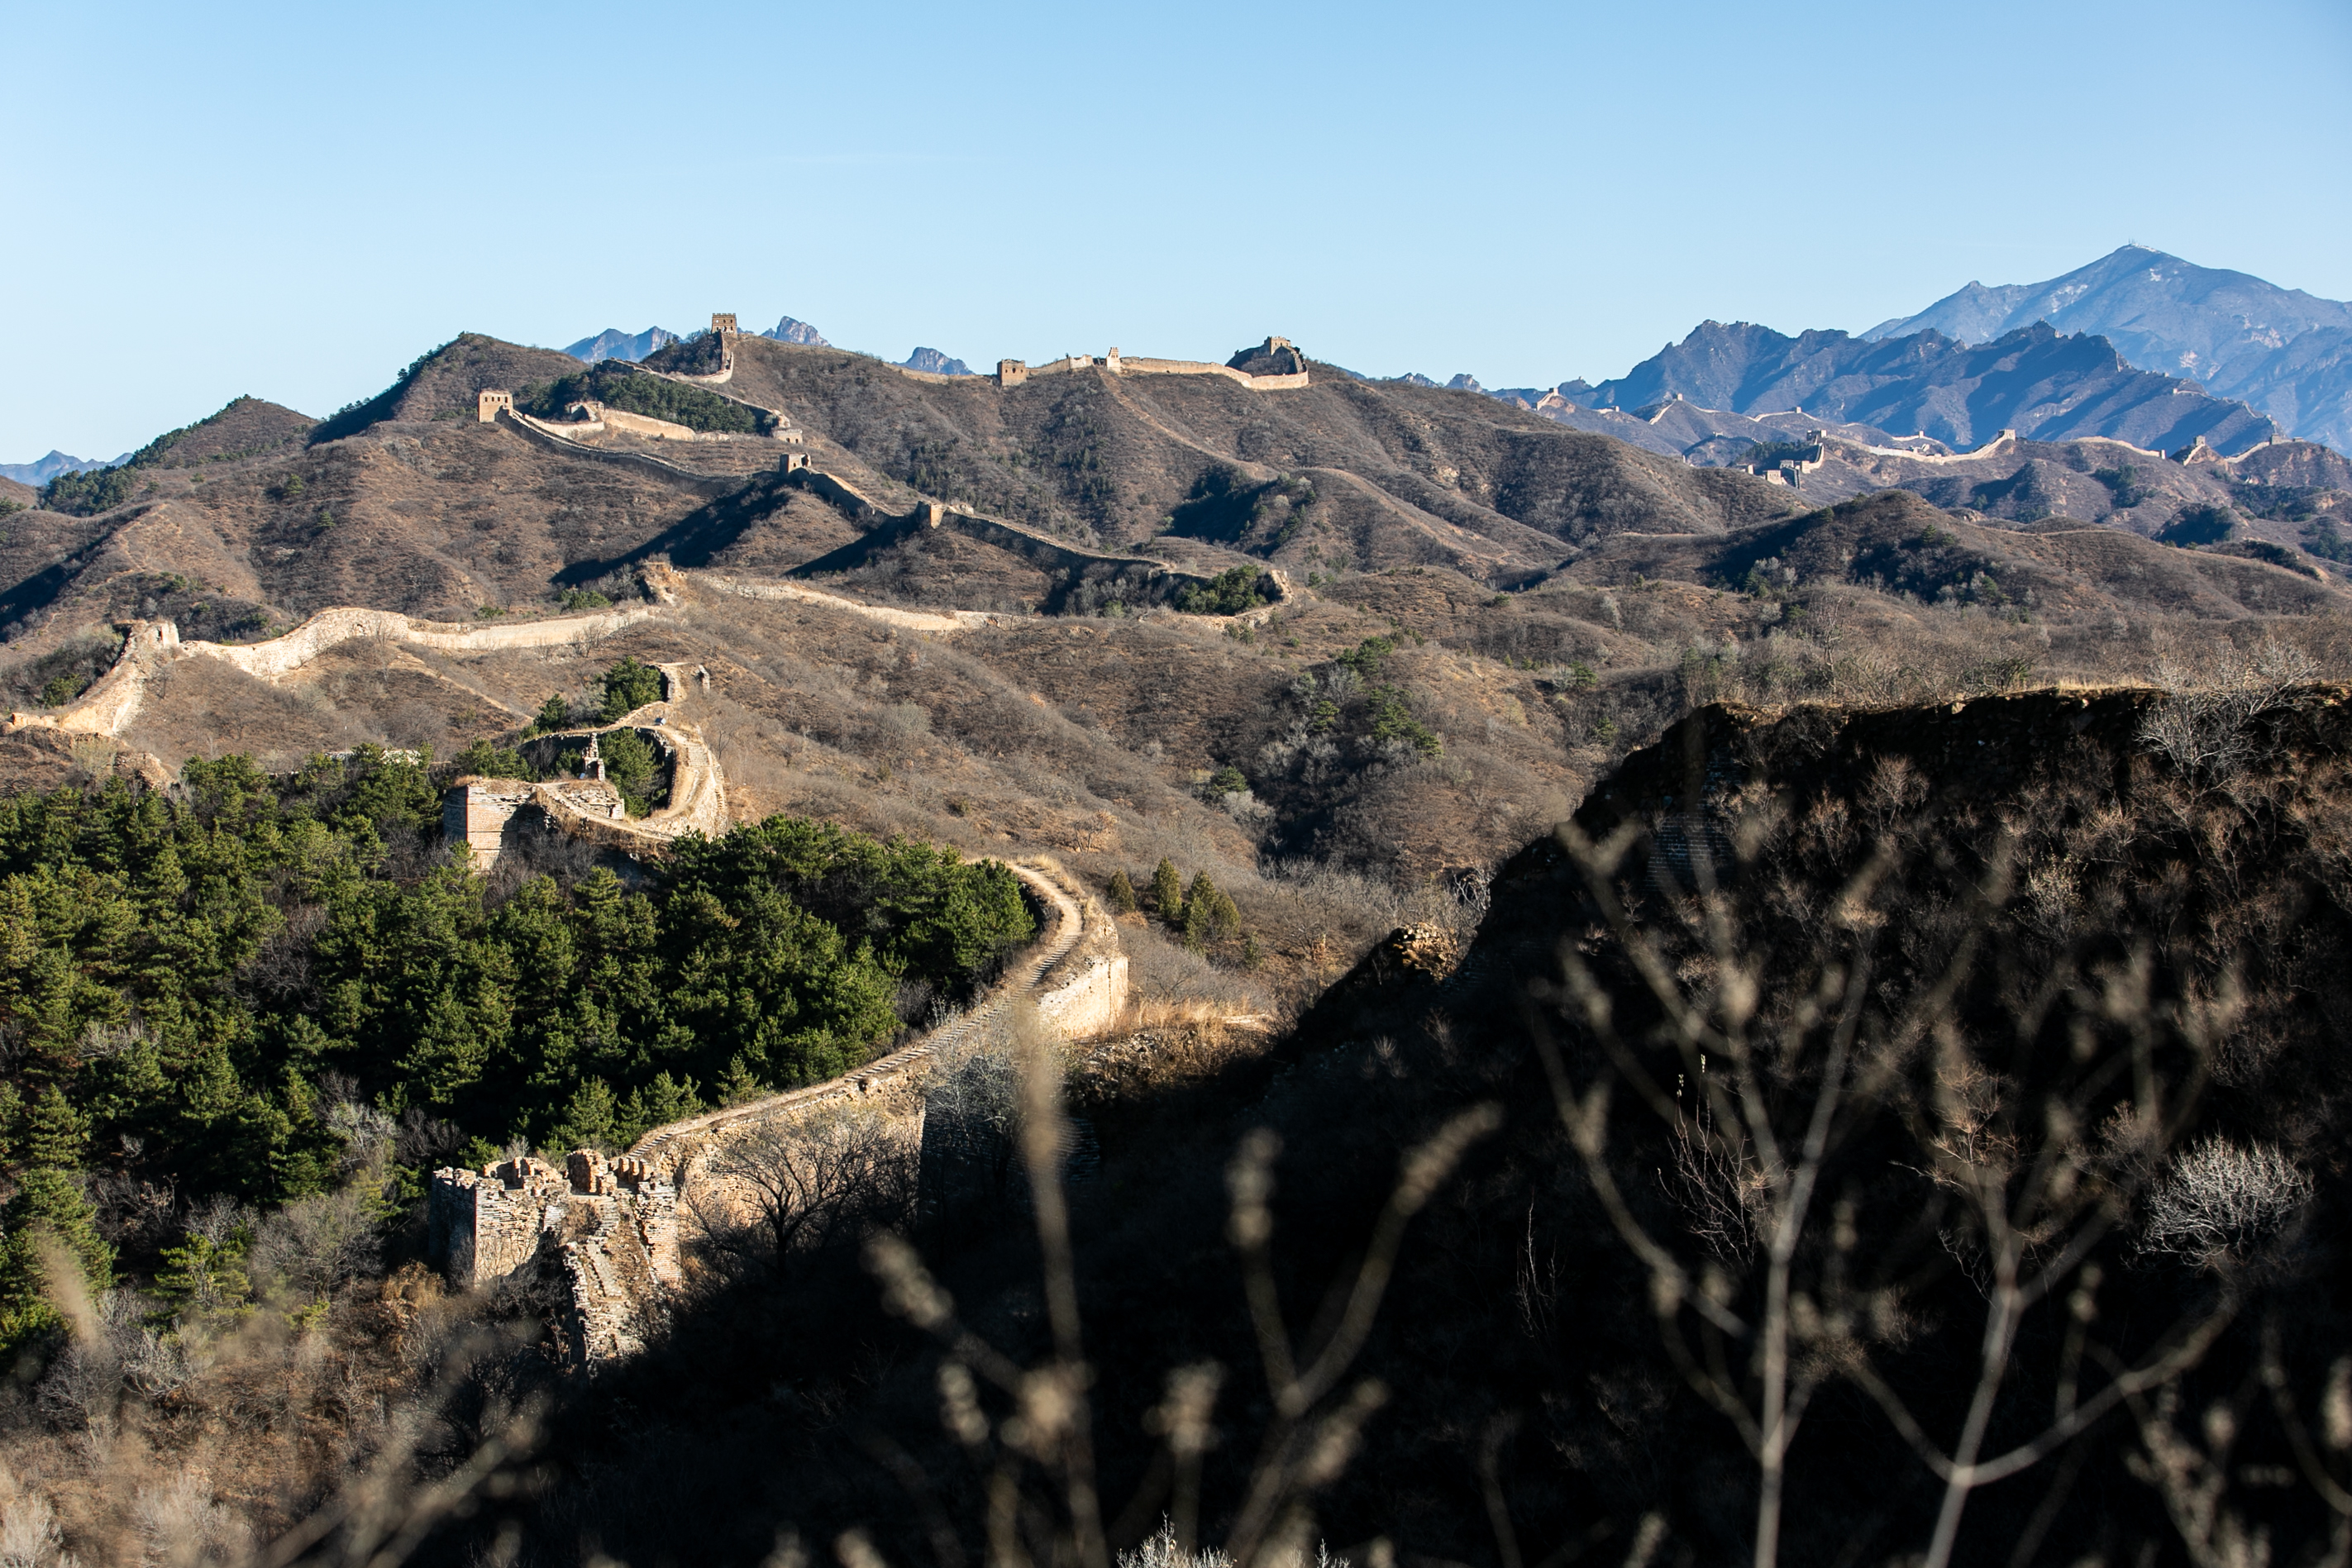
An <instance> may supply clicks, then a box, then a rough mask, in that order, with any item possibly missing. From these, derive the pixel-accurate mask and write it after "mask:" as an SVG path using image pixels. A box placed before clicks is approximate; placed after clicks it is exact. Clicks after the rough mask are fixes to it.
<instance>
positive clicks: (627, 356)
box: [563, 327, 677, 365]
mask: <svg viewBox="0 0 2352 1568" xmlns="http://www.w3.org/2000/svg"><path fill="white" fill-rule="evenodd" d="M675 342H677V333H675V332H673V331H670V330H669V329H667V328H665V327H648V328H646V329H645V330H644V331H642V332H638V333H635V334H634V335H633V334H631V333H627V332H624V331H622V330H621V329H619V328H618V327H607V328H605V329H604V330H603V331H601V332H599V333H597V334H596V335H595V336H594V337H593V338H583V339H581V340H579V341H578V342H576V343H574V344H572V346H571V347H570V348H568V349H566V350H563V351H564V352H565V353H567V354H569V355H571V356H572V358H573V359H575V360H585V361H588V362H589V363H590V364H592V365H593V364H594V363H596V362H597V361H600V360H627V361H630V362H631V363H633V364H634V363H635V361H639V360H642V359H644V358H645V357H646V355H647V354H650V353H652V352H653V351H654V350H656V349H661V348H667V347H668V346H669V345H670V344H672V343H675Z"/></svg>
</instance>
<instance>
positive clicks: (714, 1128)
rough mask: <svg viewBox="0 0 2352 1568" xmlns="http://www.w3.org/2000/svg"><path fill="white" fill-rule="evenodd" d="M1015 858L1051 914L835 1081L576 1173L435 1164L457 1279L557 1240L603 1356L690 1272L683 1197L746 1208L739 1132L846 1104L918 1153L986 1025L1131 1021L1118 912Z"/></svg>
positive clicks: (522, 1258) (587, 1353) (545, 1249)
mask: <svg viewBox="0 0 2352 1568" xmlns="http://www.w3.org/2000/svg"><path fill="white" fill-rule="evenodd" d="M1013 873H1014V874H1015V875H1016V876H1018V877H1020V878H1021V880H1022V882H1023V883H1024V884H1026V885H1027V886H1028V887H1029V888H1030V889H1031V891H1032V892H1034V894H1036V895H1037V896H1038V899H1039V901H1040V902H1041V903H1042V904H1044V905H1045V910H1046V913H1047V917H1048V919H1049V921H1050V925H1048V926H1047V928H1046V930H1045V932H1044V934H1043V935H1042V936H1040V937H1039V939H1038V940H1037V942H1036V943H1035V944H1034V946H1031V947H1030V948H1029V950H1028V951H1027V952H1025V953H1024V954H1023V955H1021V956H1020V957H1019V958H1017V959H1015V960H1014V961H1013V964H1012V966H1011V967H1008V968H1007V969H1006V971H1005V973H1004V976H1003V978H1002V979H1000V980H999V981H998V983H997V984H996V985H995V986H993V987H992V988H990V990H989V992H988V994H987V995H986V997H984V998H982V1000H981V1002H980V1003H979V1004H978V1005H977V1006H975V1007H973V1008H972V1009H971V1010H970V1011H968V1012H966V1013H964V1014H962V1015H961V1016H959V1017H957V1018H953V1019H949V1020H948V1021H947V1022H945V1023H943V1024H941V1025H940V1027H939V1028H937V1029H934V1030H931V1031H930V1032H929V1033H928V1034H926V1035H924V1036H923V1037H921V1038H920V1039H919V1040H915V1041H914V1042H912V1043H911V1044H908V1045H907V1046H904V1047H902V1048H901V1049H899V1050H898V1051H893V1052H892V1053H891V1054H889V1055H888V1056H886V1057H884V1058H882V1059H881V1060H880V1061H875V1062H871V1063H868V1064H867V1065H866V1066H865V1067H862V1068H859V1069H857V1070H856V1071H852V1072H848V1073H845V1074H844V1075H842V1076H841V1077H839V1078H836V1079H834V1080H832V1081H831V1082H825V1083H819V1084H814V1085H812V1086H811V1087H808V1088H805V1089H795V1090H790V1091H787V1092H782V1093H779V1094H772V1095H768V1096H766V1097H765V1098H762V1099H759V1100H753V1101H751V1102H748V1103H744V1104H741V1105H735V1106H730V1107H729V1108H727V1109H725V1110H721V1111H714V1112H710V1113H708V1114H705V1115H701V1116H693V1117H688V1118H687V1119H686V1120H684V1121H679V1122H673V1123H670V1124H668V1125H667V1126H663V1127H656V1128H655V1129H654V1130H653V1131H652V1132H650V1133H647V1134H646V1135H645V1136H644V1137H643V1138H641V1139H639V1140H638V1141H637V1144H636V1146H635V1147H634V1148H632V1149H631V1150H630V1151H629V1152H628V1153H627V1154H626V1155H618V1156H604V1155H597V1154H594V1153H593V1152H592V1151H589V1150H584V1149H583V1150H575V1151H573V1152H572V1154H571V1155H568V1156H567V1157H566V1159H565V1162H564V1169H563V1171H562V1173H558V1172H557V1170H556V1169H555V1167H554V1166H551V1165H550V1164H548V1163H547V1162H545V1161H541V1160H537V1159H521V1160H512V1161H506V1162H501V1163H499V1164H494V1165H490V1166H484V1167H482V1168H481V1169H480V1170H479V1171H474V1170H461V1169H456V1168H444V1169H442V1170H437V1171H436V1172H434V1174H433V1189H432V1194H431V1197H430V1199H429V1211H430V1214H431V1219H432V1252H433V1256H434V1258H435V1259H436V1260H437V1261H439V1262H440V1263H441V1264H442V1266H443V1267H444V1268H445V1269H446V1270H447V1272H448V1274H449V1277H450V1280H451V1282H452V1283H453V1284H456V1285H457V1286H458V1287H459V1288H461V1289H475V1288H479V1287H482V1286H487V1285H490V1284H494V1283H496V1282H497V1281H499V1280H501V1279H504V1278H507V1277H509V1276H510V1275H512V1274H513V1273H515V1272H517V1271H518V1270H521V1269H523V1268H526V1267H528V1266H530V1264H531V1263H532V1262H533V1260H537V1259H540V1258H543V1257H549V1256H550V1255H552V1257H553V1259H554V1260H558V1261H560V1262H561V1265H562V1270H563V1273H564V1277H565V1279H566V1281H567V1282H568V1284H569V1286H570V1291H571V1311H570V1314H569V1315H570V1317H571V1320H572V1324H573V1325H574V1326H573V1332H574V1335H575V1345H576V1351H575V1354H576V1356H577V1358H578V1360H579V1361H580V1362H581V1363H582V1364H586V1365H590V1366H593V1365H595V1364H600V1363H604V1362H609V1361H612V1360H614V1359H617V1358H620V1357H623V1356H626V1355H629V1354H634V1353H635V1352H636V1351H637V1350H639V1349H641V1348H643V1346H644V1344H645V1343H646V1340H647V1338H648V1337H649V1336H650V1335H651V1334H652V1333H654V1332H656V1329H657V1327H658V1325H659V1324H660V1323H661V1322H663V1321H664V1319H665V1318H666V1316H667V1303H668V1300H669V1298H670V1296H671V1294H672V1292H674V1291H676V1290H677V1287H678V1285H679V1284H680V1283H681V1282H682V1280H683V1270H682V1268H681V1265H680V1262H679V1258H680V1236H679V1226H680V1223H681V1222H680V1218H679V1216H680V1213H681V1211H683V1212H685V1213H686V1214H687V1215H688V1218H689V1220H690V1221H691V1222H694V1223H701V1222H702V1221H703V1220H705V1219H707V1218H710V1217H714V1216H719V1215H727V1214H730V1213H732V1212H739V1211H740V1209H741V1208H742V1207H744V1202H745V1200H744V1198H743V1197H742V1196H741V1195H740V1194H738V1193H735V1192H734V1191H732V1190H731V1189H730V1183H729V1181H728V1179H727V1178H726V1176H724V1175H723V1161H721V1162H719V1165H720V1166H721V1167H722V1169H720V1170H715V1169H714V1156H719V1155H723V1154H724V1153H725V1152H726V1151H727V1150H728V1149H729V1147H730V1145H732V1144H734V1143H735V1142H736V1141H738V1140H740V1139H743V1138H745V1137H747V1136H755V1137H759V1138H762V1139H766V1138H771V1137H772V1136H773V1135H774V1134H776V1132H777V1131H778V1130H779V1129H785V1130H788V1129H790V1128H791V1127H792V1126H793V1124H796V1123H799V1122H802V1121H804V1120H806V1119H810V1118H812V1117H814V1116H817V1115H821V1114H823V1113H825V1112H826V1111H827V1110H828V1109H831V1108H838V1107H843V1106H845V1105H846V1106H856V1107H858V1108H861V1109H864V1110H868V1111H871V1112H872V1113H875V1114H877V1116H879V1117H880V1118H882V1119H883V1121H884V1122H885V1123H886V1124H887V1126H888V1128H889V1129H890V1131H891V1134H892V1135H893V1136H894V1138H895V1139H896V1141H897V1142H898V1144H899V1145H902V1146H903V1148H904V1149H905V1150H906V1151H907V1152H908V1155H909V1157H911V1154H912V1151H913V1150H914V1149H915V1148H917V1147H919V1145H920V1142H921V1138H922V1128H923V1118H924V1101H923V1092H922V1088H923V1075H924V1072H925V1071H926V1069H927V1068H928V1066H929V1063H930V1062H931V1061H933V1060H934V1059H936V1058H938V1057H939V1056H940V1055H941V1054H942V1053H943V1052H947V1051H953V1050H955V1049H957V1048H959V1047H961V1046H965V1045H970V1044H977V1043H979V1042H981V1041H982V1040H985V1039H987V1038H988V1036H989V1035H990V1033H991V1032H992V1031H993V1030H999V1029H1002V1028H1003V1027H1004V1025H1005V1024H1006V1023H1007V1022H1008V1021H1009V1015H1010V1014H1011V1012H1012V1011H1013V1009H1016V1008H1020V1007H1023V1006H1024V1005H1025V1006H1031V1007H1034V1009H1035V1011H1036V1015H1037V1017H1038V1018H1039V1019H1041V1020H1043V1021H1044V1022H1045V1024H1047V1025H1048V1026H1049V1027H1051V1028H1054V1029H1055V1030H1059V1031H1061V1032H1062V1033H1064V1034H1067V1035H1072V1036H1077V1035H1084V1034H1090V1033H1098V1032H1101V1031H1102V1030H1107V1029H1108V1028H1110V1027H1112V1026H1113V1025H1114V1024H1115V1023H1116V1022H1117V1021H1118V1018H1119V1016H1120V1014H1121V1013H1122V1012H1123V1011H1124V1010H1125V1008H1126V1002H1127V959H1126V957H1125V956H1124V955H1123V954H1122V953H1120V951H1119V949H1118V926H1117V925H1115V924H1114V923H1113V922H1112V921H1111V919H1110V916H1109V915H1108V913H1107V912H1106V911H1105V910H1104V909H1103V907H1102V905H1101V904H1099V903H1097V901H1096V900H1095V899H1094V897H1093V896H1092V895H1091V894H1087V892H1086V890H1085V889H1084V888H1083V887H1081V886H1080V885H1079V884H1078V883H1076V880H1075V879H1073V878H1072V877H1071V876H1070V875H1069V874H1068V873H1066V872H1065V871H1064V870H1063V869H1062V868H1061V867H1060V866H1059V865H1058V864H1056V863H1055V862H1051V861H1045V860H1039V861H1035V862H1030V863H1027V864H1016V865H1014V866H1013Z"/></svg>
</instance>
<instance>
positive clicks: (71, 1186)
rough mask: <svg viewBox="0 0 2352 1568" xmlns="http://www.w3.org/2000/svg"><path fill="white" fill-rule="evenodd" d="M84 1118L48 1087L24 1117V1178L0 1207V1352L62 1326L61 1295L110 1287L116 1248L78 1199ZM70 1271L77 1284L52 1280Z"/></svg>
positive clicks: (86, 1200)
mask: <svg viewBox="0 0 2352 1568" xmlns="http://www.w3.org/2000/svg"><path fill="white" fill-rule="evenodd" d="M88 1143H89V1119H88V1118H87V1117H85V1116H83V1115H81V1114H80V1113H78V1112H76V1111H75V1110H74V1108H73V1106H72V1105H71V1104H70V1103H68V1101H67V1099H66V1097H65V1092H64V1091H63V1090H60V1089H58V1088H57V1087H56V1086H54V1085H52V1086H51V1087H50V1088H49V1089H48V1090H47V1092H45V1093H43V1094H42V1095H41V1097H40V1098H39V1099H37V1100H36V1101H34V1102H33V1103H32V1104H31V1106H30V1107H29V1108H28V1109H27V1112H26V1117H25V1130H24V1134H23V1143H22V1146H23V1149H24V1155H25V1170H24V1174H23V1175H22V1176H19V1177H18V1178H17V1183H16V1197H12V1198H10V1199H9V1200H8V1205H7V1207H5V1208H0V1354H5V1353H6V1352H9V1351H13V1350H15V1349H16V1348H17V1347H18V1346H20V1345H22V1344H23V1343H26V1341H27V1340H29V1339H32V1338H34V1337H35V1336H36V1335H39V1334H44V1333H51V1332H54V1331H55V1330H57V1329H58V1328H61V1327H63V1326H64V1323H65V1319H64V1317H63V1315H62V1314H61V1313H59V1312H58V1309H57V1307H56V1305H55V1298H56V1297H57V1295H58V1294H59V1293H60V1292H61V1291H66V1290H69V1289H77V1288H78V1289H79V1291H81V1292H82V1293H83V1294H84V1295H85V1296H86V1297H87V1296H95V1295H96V1294H97V1293H98V1292H99V1291H103V1290H105V1289H106V1288H107V1287H108V1286H109V1285H110V1284H112V1283H113V1282H114V1249H112V1248H110V1247H109V1246H108V1245H107V1244H106V1243H105V1241H104V1240H103V1239H100V1236H99V1234H98V1218H97V1216H96V1215H95V1214H93V1213H92V1212H91V1210H90V1207H89V1198H87V1197H84V1196H83V1195H82V1188H81V1176H80V1167H81V1155H82V1149H83V1147H84V1145H87V1144H88ZM60 1265H62V1266H66V1267H70V1268H72V1269H73V1270H75V1271H76V1272H77V1273H79V1276H80V1278H79V1280H78V1281H65V1280H58V1279H56V1278H54V1277H53V1275H52V1273H51V1270H52V1268H53V1267H55V1266H60Z"/></svg>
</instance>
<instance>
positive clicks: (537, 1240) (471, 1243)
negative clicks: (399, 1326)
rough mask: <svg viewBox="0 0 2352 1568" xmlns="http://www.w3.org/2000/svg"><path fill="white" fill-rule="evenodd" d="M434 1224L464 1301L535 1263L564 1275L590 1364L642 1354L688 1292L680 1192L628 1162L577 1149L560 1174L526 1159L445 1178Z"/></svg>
mask: <svg viewBox="0 0 2352 1568" xmlns="http://www.w3.org/2000/svg"><path fill="white" fill-rule="evenodd" d="M427 1213H428V1215H429V1219H430V1237H431V1239H430V1241H429V1244H428V1245H429V1247H430V1249H431V1253H432V1256H433V1258H434V1260H435V1261H436V1262H438V1263H439V1264H440V1265H441V1266H442V1267H443V1269H444V1270H446V1271H447V1273H448V1277H449V1282H450V1283H451V1284H452V1285H454V1286H456V1287H457V1289H459V1290H477V1289H479V1288H480V1287H482V1286H485V1285H490V1284H495V1283H497V1282H498V1281H500V1280H503V1279H506V1278H508V1277H509V1276H510V1275H512V1274H514V1273H516V1272H517V1271H519V1270H521V1269H523V1268H525V1267H526V1266H528V1265H530V1263H531V1262H532V1261H533V1260H539V1259H542V1258H543V1259H544V1260H546V1261H547V1262H548V1263H550V1264H551V1265H555V1266H558V1267H560V1268H561V1269H562V1271H563V1274H564V1276H565V1277H566V1279H567V1281H568V1282H569V1284H570V1286H571V1297H572V1303H571V1304H572V1312H571V1317H572V1331H573V1340H572V1343H573V1349H574V1354H575V1355H576V1356H577V1357H578V1359H579V1360H580V1361H581V1362H582V1363H583V1364H593V1363H597V1362H604V1361H610V1360H612V1359H614V1358H615V1357H617V1356H623V1355H627V1354H631V1353H633V1352H635V1351H637V1350H640V1349H642V1348H643V1347H644V1344H645V1337H646V1330H647V1329H648V1328H650V1327H652V1326H653V1325H654V1324H655V1323H656V1322H658V1321H659V1319H660V1317H661V1316H662V1313H663V1312H664V1305H665V1303H664V1298H665V1297H666V1296H667V1294H668V1292H669V1291H673V1290H675V1289H677V1286H678V1284H679V1282H680V1280H681V1275H680V1273H679V1269H678V1251H677V1188H676V1187H674V1186H671V1184H670V1183H669V1182H668V1181H667V1180H665V1179H663V1177H662V1176H661V1174H660V1173H659V1172H657V1171H656V1170H655V1169H654V1167H653V1166H651V1165H649V1164H648V1163H646V1161H644V1160H640V1159H632V1158H631V1157H630V1156H628V1155H602V1154H598V1153H596V1152H595V1151H594V1150H592V1149H574V1150H572V1153H571V1154H570V1155H566V1156H565V1157H564V1161H563V1168H562V1169H561V1170H558V1169H557V1168H556V1167H555V1166H552V1165H550V1164H549V1163H548V1162H547V1161H545V1160H541V1159H535V1158H533V1157H531V1156H530V1155H522V1156H520V1157H519V1158H516V1159H510V1160H500V1161H498V1162H495V1163H493V1164H490V1165H487V1166H482V1167H481V1168H480V1169H479V1170H466V1169H457V1168H444V1169H441V1170H437V1171H435V1172H434V1173H433V1188H432V1193H431V1196H430V1197H429V1199H428V1201H427Z"/></svg>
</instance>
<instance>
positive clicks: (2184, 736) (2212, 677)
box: [2139, 637, 2319, 783]
mask: <svg viewBox="0 0 2352 1568" xmlns="http://www.w3.org/2000/svg"><path fill="white" fill-rule="evenodd" d="M2318 674H2319V664H2318V661H2316V660H2315V659H2314V658H2313V657H2312V656H2311V655H2310V654H2309V653H2306V652H2305V650H2303V649H2302V648H2300V647H2298V646H2296V645H2294V643H2282V642H2280V641H2279V640H2278V639H2277V638H2274V637H2273V638H2265V639H2264V640H2263V643H2262V645H2261V646H2260V647H2258V648H2256V649H2255V650H2254V651H2253V652H2252V653H2244V654H2242V653H2238V652H2237V651H2236V650H2235V649H2231V650H2229V651H2228V652H2226V653H2222V654H2221V656H2220V657H2219V658H2217V659H2216V660H2214V661H2213V662H2212V663H2210V664H2207V665H2205V666H2203V667H2201V668H2200V667H2197V666H2192V665H2189V664H2184V663H2182V662H2180V661H2179V660H2177V659H2175V658H2172V657H2170V656H2167V657H2165V658H2162V659H2159V660H2158V661H2157V664H2156V668H2155V670H2154V672H2153V679H2154V682H2155V685H2157V687H2158V689H2159V690H2161V691H2162V692H2163V693H2164V694H2165V695H2164V696H2163V698H2162V699H2161V700H2160V701H2158V703H2157V704H2156V706H2154V707H2152V708H2150V709H2149V710H2148V713H2147V716H2146V717H2145V718H2143V719H2142V720H2141V721H2140V731H2139V738H2140V744H2141V746H2143V747H2146V748H2147V750H2149V751H2152V752H2155V753H2156V754H2157V755H2158V756H2160V757H2162V758H2164V759H2165V760H2166V761H2167V762H2168V763H2170V764H2171V765H2172V767H2173V769H2174V771H2176V772H2178V773H2179V774H2180V775H2182V776H2183V777H2184V778H2189V779H2200V780H2203V781H2205V782H2209V783H2210V782H2214V781H2217V780H2220V779H2227V778H2229V777H2230V776H2231V775H2232V774H2234V773H2236V772H2238V771H2239V770H2240V769H2241V768H2243V767H2244V766H2245V765H2246V762H2247V760H2248V759H2249V758H2251V757H2252V745H2253V743H2252V737H2250V736H2249V735H2248V734H2247V729H2248V727H2249V726H2251V725H2252V723H2253V721H2254V720H2255V719H2257V718H2259V717H2261V716H2263V714H2266V713H2269V712H2271V711H2272V710H2273V709H2275V708H2278V707H2281V706H2284V704H2285V703H2286V700H2287V698H2288V695H2290V694H2291V693H2292V692H2293V691H2294V688H2295V687H2297V686H2299V685H2305V684H2307V683H2309V682H2311V681H2313V680H2315V679H2317V678H2318Z"/></svg>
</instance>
